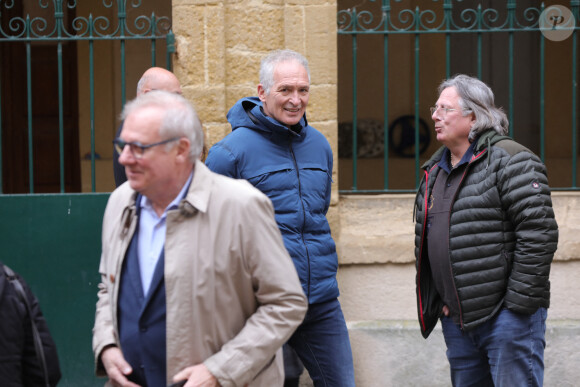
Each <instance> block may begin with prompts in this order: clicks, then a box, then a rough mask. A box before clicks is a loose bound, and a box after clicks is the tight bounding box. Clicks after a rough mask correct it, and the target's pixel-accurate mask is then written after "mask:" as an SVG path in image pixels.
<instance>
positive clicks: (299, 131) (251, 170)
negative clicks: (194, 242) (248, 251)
mask: <svg viewBox="0 0 580 387" xmlns="http://www.w3.org/2000/svg"><path fill="white" fill-rule="evenodd" d="M227 118H228V121H229V122H230V124H231V126H232V133H230V134H229V135H228V136H226V137H225V138H224V139H223V140H221V141H220V142H218V143H217V144H215V145H214V146H213V147H212V148H211V149H210V151H209V154H208V157H207V159H206V165H207V166H208V167H209V168H210V169H211V170H213V171H214V172H217V173H220V174H223V175H226V176H230V177H234V178H238V179H246V180H248V181H249V182H250V183H251V184H252V185H254V186H255V187H256V188H258V189H259V190H260V191H262V192H263V193H265V194H266V195H267V196H268V197H269V198H270V200H271V201H272V203H273V205H274V209H275V212H276V221H277V223H278V227H279V228H280V231H281V233H282V237H283V239H284V244H285V246H286V249H287V250H288V252H289V254H290V256H291V257H292V259H293V261H294V265H295V266H296V270H297V271H298V276H299V277H300V282H301V283H302V288H303V290H304V293H305V294H306V296H307V297H308V301H309V303H310V304H313V303H319V302H324V301H328V300H331V299H334V298H336V297H338V295H339V292H338V285H337V282H336V271H337V269H338V259H337V255H336V246H335V244H334V240H333V239H332V236H331V235H330V226H329V225H328V221H327V219H326V212H327V211H328V206H329V205H330V189H331V183H332V150H331V148H330V144H329V143H328V141H327V140H326V138H325V137H324V136H323V135H322V133H320V132H319V131H317V130H316V129H314V128H313V127H311V126H309V125H308V122H307V121H306V116H304V117H302V119H301V120H300V123H298V124H297V125H295V126H293V127H292V130H290V129H288V128H287V127H286V126H283V125H281V124H280V123H279V122H277V121H276V120H274V119H273V118H270V117H268V116H266V115H264V113H263V111H262V103H261V101H260V100H259V99H258V98H257V97H249V98H243V99H241V100H239V101H238V102H237V103H236V104H235V105H234V106H233V107H232V108H231V109H230V111H229V112H228V115H227ZM251 221H252V220H251V219H248V222H251ZM258 243H259V241H258Z"/></svg>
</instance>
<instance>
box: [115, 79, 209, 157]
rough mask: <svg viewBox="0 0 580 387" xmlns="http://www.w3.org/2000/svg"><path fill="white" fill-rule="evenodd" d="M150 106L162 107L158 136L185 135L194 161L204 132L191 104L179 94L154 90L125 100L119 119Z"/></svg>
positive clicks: (172, 144)
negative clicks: (127, 100) (130, 99)
mask: <svg viewBox="0 0 580 387" xmlns="http://www.w3.org/2000/svg"><path fill="white" fill-rule="evenodd" d="M151 107H156V108H160V109H163V118H162V119H161V127H160V128H159V136H160V137H161V138H162V139H169V138H172V137H187V138H188V139H189V142H190V143H191V147H190V150H189V158H190V160H191V162H195V160H196V159H198V158H199V156H200V155H201V152H202V149H203V142H204V134H203V128H202V125H201V121H200V120H199V117H198V116H197V113H196V111H195V109H194V108H193V106H192V105H191V104H190V103H189V101H187V100H186V99H185V98H184V97H182V96H181V95H178V94H174V93H170V92H168V91H163V90H155V91H151V92H149V93H146V94H143V95H141V96H139V97H137V98H135V99H134V100H132V101H129V102H127V103H126V104H125V107H124V108H123V112H122V113H121V119H122V120H125V119H126V118H127V117H128V116H129V115H130V114H132V113H134V112H136V111H138V110H141V109H147V108H151ZM172 146H175V143H169V144H167V148H171V147H172Z"/></svg>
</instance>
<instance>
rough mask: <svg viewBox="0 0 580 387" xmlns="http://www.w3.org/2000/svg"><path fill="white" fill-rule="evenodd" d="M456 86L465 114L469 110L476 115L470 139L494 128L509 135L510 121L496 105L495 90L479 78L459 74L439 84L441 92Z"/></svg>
mask: <svg viewBox="0 0 580 387" xmlns="http://www.w3.org/2000/svg"><path fill="white" fill-rule="evenodd" d="M448 87H455V90H457V94H459V105H460V106H461V107H462V108H463V109H465V110H464V111H463V115H467V114H469V112H471V113H473V114H474V115H475V124H473V126H472V127H471V130H470V132H469V137H468V138H469V141H470V142H472V141H473V140H475V139H476V138H477V136H478V135H479V134H480V133H481V132H483V131H485V130H487V129H494V130H495V131H496V132H497V133H499V134H502V135H507V133H508V127H509V121H508V119H507V116H506V115H505V113H504V112H503V110H502V109H501V108H498V107H496V106H495V103H494V96H493V91H491V89H490V88H489V86H487V85H486V84H485V83H483V82H482V81H480V80H479V79H477V78H474V77H470V76H468V75H464V74H458V75H455V76H453V77H452V78H449V79H446V80H444V81H443V82H441V84H440V85H439V89H438V91H439V94H441V92H442V91H443V90H444V89H446V88H448Z"/></svg>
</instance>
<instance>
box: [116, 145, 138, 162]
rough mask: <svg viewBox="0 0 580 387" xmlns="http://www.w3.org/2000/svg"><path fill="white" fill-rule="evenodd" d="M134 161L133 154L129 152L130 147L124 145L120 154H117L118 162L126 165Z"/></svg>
mask: <svg viewBox="0 0 580 387" xmlns="http://www.w3.org/2000/svg"><path fill="white" fill-rule="evenodd" d="M134 161H135V157H133V154H132V153H131V147H130V146H129V145H125V147H124V148H123V150H122V151H121V154H120V155H119V164H121V165H127V164H129V163H131V162H134Z"/></svg>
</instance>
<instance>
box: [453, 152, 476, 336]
mask: <svg viewBox="0 0 580 387" xmlns="http://www.w3.org/2000/svg"><path fill="white" fill-rule="evenodd" d="M485 151H486V149H484V150H482V151H481V152H480V153H478V154H477V155H473V156H472V157H471V160H469V163H468V164H467V166H466V167H465V171H463V176H461V180H460V181H459V185H458V186H457V190H456V191H455V195H453V200H452V201H451V206H450V207H449V219H448V224H449V238H447V251H449V258H450V259H449V272H450V274H451V278H452V279H453V289H454V290H455V298H456V300H457V306H458V307H459V323H460V325H461V330H463V328H464V324H463V310H462V309H461V302H460V300H459V293H458V292H457V285H456V284H455V277H454V276H453V266H452V265H451V249H450V247H449V239H451V208H452V207H453V204H454V203H455V199H456V198H457V194H458V193H459V190H460V189H461V185H462V184H463V180H465V176H466V175H467V171H468V170H469V168H470V167H471V164H472V163H473V162H474V161H475V160H477V159H478V158H479V157H480V156H481V155H483V154H484V153H485Z"/></svg>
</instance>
